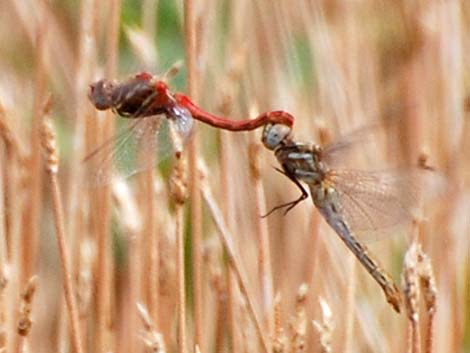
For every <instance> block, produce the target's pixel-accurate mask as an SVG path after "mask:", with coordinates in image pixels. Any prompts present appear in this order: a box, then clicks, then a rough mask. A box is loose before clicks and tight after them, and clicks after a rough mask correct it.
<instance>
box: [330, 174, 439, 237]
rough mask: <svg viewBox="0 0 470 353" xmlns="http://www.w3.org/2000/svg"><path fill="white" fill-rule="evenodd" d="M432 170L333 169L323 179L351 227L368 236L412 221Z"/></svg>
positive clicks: (377, 235)
mask: <svg viewBox="0 0 470 353" xmlns="http://www.w3.org/2000/svg"><path fill="white" fill-rule="evenodd" d="M432 174H433V173H432V172H430V171H427V170H421V169H410V170H394V171H378V172H368V171H357V170H335V171H330V172H328V174H327V175H326V182H327V185H329V186H331V187H332V188H334V189H335V190H336V192H337V195H338V198H337V202H338V205H337V207H338V208H339V211H340V214H341V215H342V216H343V217H344V220H345V221H346V223H347V224H348V225H349V227H350V228H351V230H352V231H353V232H355V233H356V234H357V235H358V236H359V237H361V238H362V239H365V240H370V239H378V238H380V237H382V236H385V235H388V234H390V231H391V230H394V229H395V228H396V227H397V226H401V225H404V224H406V223H409V222H410V221H411V219H412V216H413V213H414V210H416V208H417V207H418V206H419V201H420V197H421V193H422V191H423V187H424V185H427V182H425V181H426V179H429V178H432Z"/></svg>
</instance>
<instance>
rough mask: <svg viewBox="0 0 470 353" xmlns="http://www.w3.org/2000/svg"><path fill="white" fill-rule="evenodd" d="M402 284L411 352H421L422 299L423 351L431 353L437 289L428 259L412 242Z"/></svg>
mask: <svg viewBox="0 0 470 353" xmlns="http://www.w3.org/2000/svg"><path fill="white" fill-rule="evenodd" d="M404 267H405V270H404V273H403V282H404V287H405V298H406V308H407V313H408V319H409V321H410V330H411V335H410V336H411V344H410V347H411V352H413V353H415V352H420V351H421V336H420V334H419V322H420V315H419V298H420V297H422V299H423V301H424V305H425V308H426V314H427V316H428V317H427V321H426V331H425V340H424V343H425V345H424V351H425V352H426V353H430V352H432V347H433V327H434V315H435V313H436V298H437V289H436V284H435V280H434V274H433V271H432V267H431V261H430V259H429V257H428V256H427V255H426V254H425V253H424V252H423V250H422V248H421V245H419V244H418V243H416V242H413V243H412V244H411V246H410V248H409V250H408V251H407V253H406V256H405V266H404Z"/></svg>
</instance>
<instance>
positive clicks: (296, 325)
mask: <svg viewBox="0 0 470 353" xmlns="http://www.w3.org/2000/svg"><path fill="white" fill-rule="evenodd" d="M307 292H308V286H307V284H305V283H303V284H302V285H300V287H299V290H298V291H297V297H296V300H295V315H294V317H293V318H292V321H291V325H290V326H291V331H292V337H291V340H290V352H291V353H300V352H304V351H305V348H306V347H305V341H306V334H307V312H306V305H305V304H306V303H305V302H306V299H307Z"/></svg>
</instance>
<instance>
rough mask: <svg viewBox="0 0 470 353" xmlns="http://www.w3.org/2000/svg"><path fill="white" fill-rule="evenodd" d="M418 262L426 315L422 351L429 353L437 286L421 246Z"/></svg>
mask: <svg viewBox="0 0 470 353" xmlns="http://www.w3.org/2000/svg"><path fill="white" fill-rule="evenodd" d="M417 255H418V264H419V280H420V281H419V282H420V285H421V290H422V294H423V300H424V305H425V308H426V313H427V315H428V317H427V322H426V331H425V341H424V352H425V353H431V352H432V351H433V342H434V339H433V337H434V319H435V314H436V309H437V288H436V283H435V279H434V273H433V270H432V266H431V260H430V258H429V257H428V255H426V254H425V253H424V252H423V250H422V249H421V247H419V248H418V254H417Z"/></svg>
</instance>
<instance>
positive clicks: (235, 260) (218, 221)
mask: <svg viewBox="0 0 470 353" xmlns="http://www.w3.org/2000/svg"><path fill="white" fill-rule="evenodd" d="M199 170H200V173H201V176H202V180H201V185H200V187H201V192H202V197H203V198H204V201H205V202H206V204H207V206H208V207H209V211H210V214H211V216H212V219H213V221H214V223H215V225H216V226H217V228H218V230H219V232H218V233H217V234H219V236H220V240H221V242H222V244H223V246H224V249H225V251H226V253H227V256H228V258H229V261H230V265H231V267H232V268H233V270H234V272H235V275H236V278H237V281H238V285H239V286H240V291H241V293H242V295H243V296H244V298H245V300H246V303H247V307H248V313H249V315H250V317H251V320H252V321H253V324H254V326H255V328H256V332H257V334H258V338H259V339H260V341H261V343H262V349H263V351H264V352H265V353H268V352H269V351H268V348H267V347H268V346H267V340H266V337H265V335H264V331H263V328H262V325H261V321H260V320H259V318H258V314H257V312H256V308H255V305H254V299H253V298H254V296H253V294H252V290H251V289H250V288H249V286H248V279H247V275H246V272H245V271H244V270H243V265H242V261H241V259H240V257H239V255H238V253H237V251H236V249H235V246H234V243H233V236H232V234H231V233H230V232H229V231H228V229H227V226H226V224H225V220H224V218H223V217H222V213H221V211H220V208H219V207H218V205H217V203H216V202H215V199H214V197H213V196H212V191H211V187H210V185H209V184H208V182H207V168H206V167H205V166H204V165H203V163H202V161H201V162H200V165H199Z"/></svg>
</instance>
